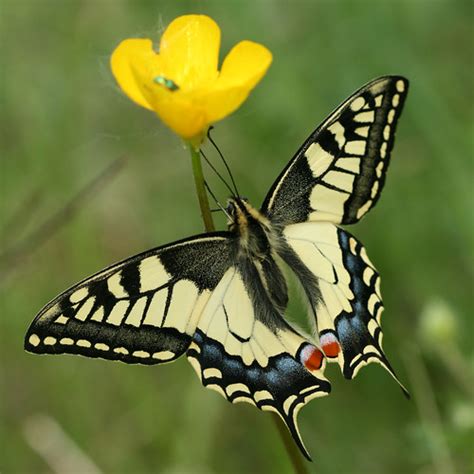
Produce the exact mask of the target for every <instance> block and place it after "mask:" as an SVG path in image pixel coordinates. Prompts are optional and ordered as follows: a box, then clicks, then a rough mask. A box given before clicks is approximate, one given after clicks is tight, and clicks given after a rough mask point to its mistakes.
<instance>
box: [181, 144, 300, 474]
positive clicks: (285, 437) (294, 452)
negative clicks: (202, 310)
mask: <svg viewBox="0 0 474 474" xmlns="http://www.w3.org/2000/svg"><path fill="white" fill-rule="evenodd" d="M188 148H189V151H190V153H191V160H192V163H193V175H194V184H195V185H196V192H197V196H198V200H199V207H200V209H201V216H202V220H203V222H204V227H205V228H206V231H207V232H212V231H213V230H214V229H215V227H214V221H213V220H212V214H211V209H210V208H209V200H208V198H207V192H206V188H205V186H204V174H203V172H202V165H201V155H200V154H199V148H196V147H194V146H193V145H192V144H188ZM272 415H273V421H274V422H275V425H276V428H277V430H278V433H279V434H280V437H281V440H282V441H283V444H284V446H285V449H286V452H287V454H288V457H289V458H290V461H291V464H292V465H293V469H294V471H295V474H307V473H308V470H307V469H306V465H305V464H304V461H303V458H302V456H301V454H300V452H299V451H298V448H297V447H296V445H295V443H294V441H293V439H292V438H291V435H290V433H289V431H288V430H287V429H286V426H285V425H284V424H283V422H282V420H281V419H280V417H279V416H278V415H277V414H276V413H272Z"/></svg>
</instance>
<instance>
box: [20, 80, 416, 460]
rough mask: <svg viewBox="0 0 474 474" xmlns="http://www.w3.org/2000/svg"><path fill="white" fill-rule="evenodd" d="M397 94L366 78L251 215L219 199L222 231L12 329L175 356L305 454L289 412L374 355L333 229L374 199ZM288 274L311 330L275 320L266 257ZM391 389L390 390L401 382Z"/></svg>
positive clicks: (276, 271)
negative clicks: (267, 415) (280, 428)
mask: <svg viewBox="0 0 474 474" xmlns="http://www.w3.org/2000/svg"><path fill="white" fill-rule="evenodd" d="M407 90H408V82H407V80H406V79H404V78H402V77H397V76H386V77H382V78H379V79H376V80H374V81H372V82H370V83H369V84H367V85H366V86H364V87H362V88H361V89H360V90H359V91H357V92H356V93H355V94H353V95H352V96H351V97H350V98H349V99H347V100H346V101H345V102H344V103H343V104H342V105H341V106H339V107H338V108H337V109H336V111H335V112H333V113H332V114H331V115H330V116H329V117H328V118H327V119H326V120H325V121H324V122H323V124H322V125H321V126H320V127H318V128H317V129H316V130H315V131H314V132H313V134H312V135H311V136H310V137H309V138H308V140H307V141H306V142H305V143H304V145H303V146H302V147H301V148H300V150H299V151H298V152H297V153H296V155H295V157H294V158H293V159H292V160H291V161H290V162H289V164H288V165H287V167H286V168H285V169H284V170H283V172H282V173H281V175H280V177H279V178H278V179H277V180H276V182H275V183H274V185H273V186H272V188H271V190H270V192H269V193H268V195H267V197H266V198H265V200H264V203H263V205H262V208H261V210H260V211H258V210H257V209H255V208H253V207H252V206H251V205H250V204H249V203H248V202H247V201H246V200H245V199H242V198H240V197H238V196H234V197H233V198H231V199H230V200H229V206H228V213H229V216H230V218H231V219H230V222H229V229H228V231H223V232H213V233H208V234H202V235H198V236H194V237H190V238H188V239H184V240H181V241H178V242H175V243H172V244H169V245H165V246H162V247H158V248H155V249H152V250H149V251H147V252H144V253H142V254H139V255H137V256H135V257H132V258H129V259H127V260H124V261H123V262H120V263H118V264H115V265H112V266H110V267H109V268H106V269H104V270H102V271H100V272H98V273H96V274H95V275H93V276H92V277H89V278H87V279H85V280H83V281H82V282H80V283H78V284H77V285H74V286H73V287H72V288H70V289H69V290H67V291H65V292H64V293H62V294H60V295H59V296H58V297H56V298H55V299H54V300H53V301H51V302H50V303H49V304H48V305H46V306H45V307H44V308H43V309H42V310H41V311H40V313H39V314H38V316H37V317H36V318H35V319H34V321H33V322H32V324H31V326H30V328H29V329H28V331H27V334H26V337H25V348H26V350H28V351H30V352H34V353H38V354H64V353H69V354H79V355H83V356H87V357H99V358H104V359H111V360H118V361H122V362H125V363H131V364H134V363H139V364H149V365H151V364H160V363H165V362H171V361H173V360H175V359H176V358H178V357H180V356H181V355H183V354H185V355H186V356H187V358H188V360H189V362H190V363H191V365H192V366H193V368H194V369H195V371H196V373H197V375H198V377H199V378H200V380H201V382H202V384H203V385H204V386H205V387H207V388H210V389H213V390H215V391H217V392H218V393H220V394H221V395H222V396H224V397H225V398H226V399H227V400H228V401H230V402H232V403H237V402H247V403H250V404H252V405H254V406H256V407H257V408H259V409H262V410H270V411H274V412H276V413H278V414H279V415H280V417H281V418H282V419H283V420H284V422H285V423H286V425H287V427H288V429H289V430H290V432H291V434H292V436H293V438H294V440H295V442H296V443H297V445H298V446H299V448H300V449H301V451H302V453H303V454H304V455H305V456H306V457H307V458H308V459H310V458H309V454H308V452H307V450H306V448H305V447H304V444H303V441H302V439H301V435H300V432H299V429H298V425H297V414H298V412H299V410H300V409H301V407H302V406H304V405H305V404H306V403H307V402H308V401H309V400H311V399H313V398H315V397H319V396H324V395H327V394H328V393H329V392H330V390H331V386H330V384H329V382H328V380H327V379H326V378H325V376H324V369H325V365H326V361H329V362H331V361H334V362H338V363H339V365H340V367H341V370H342V372H343V374H344V376H345V377H347V378H353V377H354V376H355V375H356V374H357V372H358V371H359V369H360V368H361V367H362V366H364V365H365V364H367V363H369V362H371V361H375V362H378V363H380V364H381V365H382V366H383V367H385V368H386V369H387V370H388V371H389V372H390V373H391V374H392V376H393V377H394V378H395V379H396V380H397V381H398V379H397V378H396V376H395V373H394V371H393V369H392V367H391V366H390V364H389V362H388V360H387V358H386V356H385V354H384V352H383V350H382V331H381V327H380V316H381V312H382V309H383V306H382V301H381V294H380V277H379V275H378V273H377V271H376V270H375V268H374V266H373V265H372V263H371V262H370V260H369V258H368V256H367V254H366V251H365V249H364V247H363V246H362V244H361V243H360V242H359V241H358V240H357V239H356V238H355V237H353V236H352V235H351V234H349V233H348V232H347V231H345V230H344V229H342V228H340V227H339V225H341V224H352V223H354V222H357V221H358V220H359V219H361V218H362V217H363V216H364V215H365V214H366V213H367V212H368V210H369V209H371V208H372V207H373V206H374V205H375V203H376V202H377V200H378V198H379V196H380V192H381V189H382V187H383V184H384V181H385V173H386V170H387V166H388V163H389V158H390V152H391V150H392V147H393V139H394V133H395V127H396V123H397V120H398V117H399V116H400V112H401V109H402V106H403V103H404V100H405V97H406V93H407ZM280 259H282V260H283V261H284V262H286V264H287V265H288V266H289V267H290V268H291V270H292V271H293V272H294V273H295V274H296V276H297V277H298V278H299V280H300V281H301V284H302V286H303V289H304V292H305V294H306V297H307V299H308V303H309V305H308V306H309V308H310V309H309V313H310V314H309V316H310V319H311V320H312V321H314V325H315V333H314V335H305V334H304V333H303V332H302V331H300V330H299V329H298V328H296V327H294V326H293V325H292V324H291V323H290V322H289V320H288V319H287V317H286V316H287V303H288V289H287V285H286V281H285V278H284V276H283V272H282V271H281V269H280V266H279V264H278V261H279V260H280ZM402 388H403V387H402Z"/></svg>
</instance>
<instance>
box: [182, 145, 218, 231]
mask: <svg viewBox="0 0 474 474" xmlns="http://www.w3.org/2000/svg"><path fill="white" fill-rule="evenodd" d="M188 148H189V151H190V152H191V161H192V163H193V175H194V184H195V186H196V192H197V196H198V200H199V207H200V208H201V216H202V220H203V222H204V227H205V229H206V231H207V232H212V231H213V230H214V229H215V227H214V221H213V220H212V214H211V209H210V207H209V199H208V198H207V192H206V188H205V186H204V175H203V173H202V165H201V155H200V154H199V148H196V147H194V146H193V145H191V144H189V145H188Z"/></svg>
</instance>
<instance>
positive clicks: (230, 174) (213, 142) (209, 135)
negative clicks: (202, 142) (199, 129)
mask: <svg viewBox="0 0 474 474" xmlns="http://www.w3.org/2000/svg"><path fill="white" fill-rule="evenodd" d="M213 128H214V127H209V130H208V131H207V138H209V141H210V142H211V143H212V145H213V146H214V148H215V149H216V150H217V153H219V156H220V157H221V160H222V162H223V163H224V166H225V167H226V170H227V173H229V176H230V180H231V181H232V185H233V186H234V189H235V193H236V195H237V197H238V196H240V194H239V190H238V189H237V185H236V184H235V180H234V176H233V175H232V171H230V167H229V165H228V164H227V161H226V160H225V158H224V155H223V154H222V152H221V150H220V149H219V147H218V146H217V145H216V142H215V141H214V140H213V138H212V137H211V130H212V129H213Z"/></svg>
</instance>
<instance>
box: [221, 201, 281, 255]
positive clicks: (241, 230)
mask: <svg viewBox="0 0 474 474" xmlns="http://www.w3.org/2000/svg"><path fill="white" fill-rule="evenodd" d="M226 211H227V214H228V216H229V220H228V223H227V225H228V228H229V230H230V231H231V232H235V233H236V234H237V235H238V237H239V240H240V243H241V247H242V248H244V249H246V251H247V252H249V253H251V254H255V255H261V254H262V252H263V253H265V252H266V251H267V249H268V248H269V243H268V240H269V237H270V235H271V233H272V232H271V224H270V221H269V220H268V219H267V218H266V217H265V216H264V215H263V214H262V213H261V212H260V211H258V210H257V209H255V208H254V207H253V206H252V205H251V204H250V203H249V202H248V199H246V198H242V197H232V198H230V199H229V201H228V202H227V208H226Z"/></svg>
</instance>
